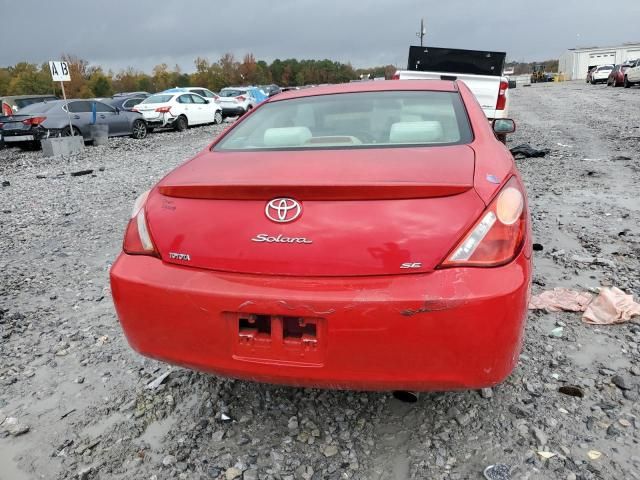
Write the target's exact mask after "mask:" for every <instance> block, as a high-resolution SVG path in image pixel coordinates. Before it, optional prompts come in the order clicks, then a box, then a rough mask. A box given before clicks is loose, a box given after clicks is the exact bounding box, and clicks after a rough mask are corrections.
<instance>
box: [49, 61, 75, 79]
mask: <svg viewBox="0 0 640 480" xmlns="http://www.w3.org/2000/svg"><path fill="white" fill-rule="evenodd" d="M49 70H50V71H51V78H52V79H53V81H54V82H70V81H71V74H70V73H69V65H68V64H67V62H49Z"/></svg>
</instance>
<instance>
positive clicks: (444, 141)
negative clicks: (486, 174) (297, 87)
mask: <svg viewBox="0 0 640 480" xmlns="http://www.w3.org/2000/svg"><path fill="white" fill-rule="evenodd" d="M472 138H473V135H472V133H471V128H470V126H469V119H468V117H467V113H466V110H465V108H464V106H463V104H462V100H461V99H460V95H459V94H458V93H455V92H425V91H403V92H362V93H343V94H335V95H319V96H313V97H304V98H296V99H291V100H283V101H280V102H273V103H267V104H265V105H264V106H262V107H261V108H260V109H259V110H256V111H255V113H253V114H252V115H251V116H250V117H248V118H247V119H246V120H244V121H242V122H241V123H239V124H238V126H237V127H235V128H234V129H233V130H231V131H230V132H229V133H228V134H227V135H226V136H225V137H224V138H223V139H222V140H221V141H220V142H219V143H218V144H217V145H216V146H215V147H214V149H215V150H218V151H225V150H286V149H318V148H377V147H388V146H398V147H400V146H408V145H418V146H428V145H454V144H462V143H469V142H470V141H471V140H472Z"/></svg>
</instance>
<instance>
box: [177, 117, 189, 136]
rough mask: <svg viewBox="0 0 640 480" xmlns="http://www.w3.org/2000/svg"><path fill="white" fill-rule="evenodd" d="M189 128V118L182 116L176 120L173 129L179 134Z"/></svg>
mask: <svg viewBox="0 0 640 480" xmlns="http://www.w3.org/2000/svg"><path fill="white" fill-rule="evenodd" d="M188 127H189V122H188V121H187V117H185V116H184V115H180V116H179V117H178V118H176V121H175V122H173V128H175V129H176V131H177V132H184V131H185V130H186V129H187V128H188Z"/></svg>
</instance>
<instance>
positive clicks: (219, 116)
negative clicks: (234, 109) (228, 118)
mask: <svg viewBox="0 0 640 480" xmlns="http://www.w3.org/2000/svg"><path fill="white" fill-rule="evenodd" d="M213 123H215V124H216V125H220V124H221V123H222V113H220V112H216V114H215V115H214V116H213Z"/></svg>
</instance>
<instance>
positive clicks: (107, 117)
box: [0, 99, 148, 149]
mask: <svg viewBox="0 0 640 480" xmlns="http://www.w3.org/2000/svg"><path fill="white" fill-rule="evenodd" d="M68 103H69V107H68V113H67V107H66V105H65V102H64V100H56V101H53V102H46V103H38V104H34V105H30V106H28V107H25V108H24V109H23V110H22V111H21V112H20V114H16V115H11V116H4V117H0V134H1V135H2V139H3V140H4V142H5V143H6V144H13V145H19V146H20V147H22V148H25V149H35V148H39V147H40V141H41V140H44V139H46V138H49V137H60V136H63V137H64V136H69V135H71V128H73V134H74V135H82V137H84V139H85V140H90V138H91V131H90V127H91V125H93V124H96V125H107V126H108V127H109V136H110V137H117V136H123V135H130V136H132V137H133V138H137V139H140V138H144V137H146V136H147V131H148V129H147V122H146V121H145V120H144V118H142V115H140V114H139V113H136V112H127V111H126V110H120V109H119V108H114V107H112V106H111V105H108V104H106V103H104V102H100V101H97V100H83V99H78V100H69V101H68ZM69 123H71V126H70V125H69Z"/></svg>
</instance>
